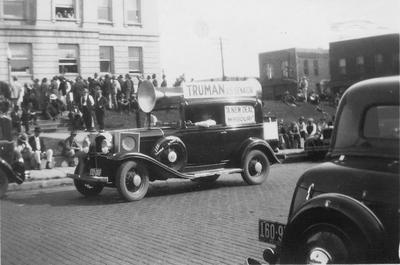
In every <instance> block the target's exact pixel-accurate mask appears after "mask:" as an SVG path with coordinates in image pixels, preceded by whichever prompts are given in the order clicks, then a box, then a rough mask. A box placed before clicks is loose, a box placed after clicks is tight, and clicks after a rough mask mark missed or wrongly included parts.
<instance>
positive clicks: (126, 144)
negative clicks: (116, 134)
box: [121, 135, 137, 152]
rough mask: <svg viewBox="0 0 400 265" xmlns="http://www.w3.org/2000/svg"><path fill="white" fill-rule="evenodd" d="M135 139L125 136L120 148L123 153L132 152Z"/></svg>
mask: <svg viewBox="0 0 400 265" xmlns="http://www.w3.org/2000/svg"><path fill="white" fill-rule="evenodd" d="M136 145H137V143H136V139H135V138H134V137H133V136H130V135H126V136H125V137H124V138H123V139H122V140H121V147H122V149H123V150H124V151H128V152H130V151H133V150H134V149H135V147H136Z"/></svg>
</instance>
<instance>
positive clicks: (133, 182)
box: [115, 161, 150, 201]
mask: <svg viewBox="0 0 400 265" xmlns="http://www.w3.org/2000/svg"><path fill="white" fill-rule="evenodd" d="M115 184H116V186H117V189H118V192H119V193H120V194H121V196H122V197H123V198H124V199H125V200H127V201H138V200H140V199H142V198H143V197H144V196H145V195H146V193H147V190H148V189H149V185H150V181H149V173H148V170H147V168H146V167H145V166H144V165H143V164H142V163H140V162H136V161H127V162H124V163H123V164H122V165H121V166H120V167H119V168H118V172H117V176H116V180H115Z"/></svg>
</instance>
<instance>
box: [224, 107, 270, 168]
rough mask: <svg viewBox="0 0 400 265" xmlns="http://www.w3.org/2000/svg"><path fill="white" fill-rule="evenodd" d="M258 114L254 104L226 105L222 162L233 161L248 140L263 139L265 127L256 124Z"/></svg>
mask: <svg viewBox="0 0 400 265" xmlns="http://www.w3.org/2000/svg"><path fill="white" fill-rule="evenodd" d="M256 114H258V113H256V110H255V108H254V104H251V103H238V104H228V105H225V107H224V123H225V133H224V135H223V142H224V143H223V145H224V150H223V154H222V160H231V159H232V158H233V156H234V155H235V153H236V151H237V150H238V149H239V148H240V146H241V144H242V143H243V142H244V141H245V140H246V139H248V138H250V137H256V138H262V133H263V127H262V124H261V123H257V122H256Z"/></svg>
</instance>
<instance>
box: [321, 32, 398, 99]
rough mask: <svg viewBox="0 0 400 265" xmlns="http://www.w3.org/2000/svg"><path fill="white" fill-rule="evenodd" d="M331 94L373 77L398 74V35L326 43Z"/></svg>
mask: <svg viewBox="0 0 400 265" xmlns="http://www.w3.org/2000/svg"><path fill="white" fill-rule="evenodd" d="M329 57H330V71H331V82H330V84H329V87H330V88H331V89H332V92H334V93H337V92H343V91H344V90H346V89H347V88H348V87H349V86H351V85H352V84H354V83H356V82H358V81H361V80H364V79H368V78H373V77H380V76H390V75H398V74H399V34H387V35H380V36H372V37H367V38H361V39H352V40H344V41H338V42H331V43H330V44H329Z"/></svg>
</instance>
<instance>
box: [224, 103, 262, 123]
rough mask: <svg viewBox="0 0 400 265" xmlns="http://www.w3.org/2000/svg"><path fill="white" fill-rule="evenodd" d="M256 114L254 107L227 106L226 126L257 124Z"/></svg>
mask: <svg viewBox="0 0 400 265" xmlns="http://www.w3.org/2000/svg"><path fill="white" fill-rule="evenodd" d="M255 122H256V119H255V112H254V107H252V106H225V123H226V125H239V124H249V123H255Z"/></svg>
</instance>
